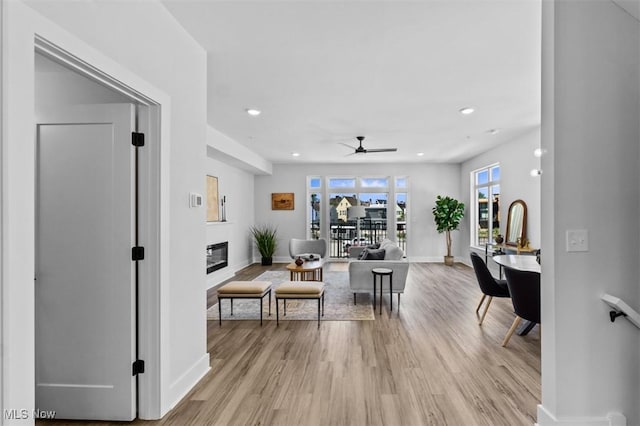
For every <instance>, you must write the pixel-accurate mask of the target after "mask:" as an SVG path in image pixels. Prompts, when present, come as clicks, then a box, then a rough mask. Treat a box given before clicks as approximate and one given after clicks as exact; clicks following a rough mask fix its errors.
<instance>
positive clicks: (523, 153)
mask: <svg viewBox="0 0 640 426" xmlns="http://www.w3.org/2000/svg"><path fill="white" fill-rule="evenodd" d="M539 147H540V129H539V128H535V129H531V131H529V132H527V133H525V134H523V135H520V136H519V137H517V138H515V139H514V140H512V141H509V142H507V143H504V144H502V145H499V146H497V147H496V148H493V149H491V150H489V151H487V152H485V153H483V154H480V155H478V156H476V157H474V158H472V159H470V160H467V161H465V162H464V163H463V164H462V166H461V170H460V183H461V189H460V192H461V193H462V201H463V202H464V203H465V204H466V205H467V215H466V218H465V220H464V221H463V225H462V226H461V227H460V237H461V244H462V245H463V246H464V247H467V248H469V247H471V241H470V228H469V219H470V218H471V214H470V213H469V211H470V210H469V208H470V207H471V206H473V203H472V199H471V195H472V194H471V191H470V182H471V180H470V174H471V172H473V171H474V170H477V169H479V168H482V167H485V166H488V165H490V164H494V163H500V206H501V209H502V211H501V212H500V213H501V217H500V233H501V234H502V235H505V234H506V231H507V229H506V226H507V212H508V209H509V205H510V204H511V203H512V202H513V201H514V200H517V199H521V200H524V202H525V203H527V238H528V239H529V241H530V246H531V247H533V248H540V214H541V213H540V212H541V210H540V177H532V176H531V175H530V172H531V170H532V169H539V168H540V158H538V157H535V156H534V155H533V151H534V150H535V149H536V148H539ZM482 253H483V254H484V249H483V250H482ZM463 261H465V262H466V263H467V264H470V260H469V256H468V255H467V258H466V259H463ZM488 265H489V266H490V267H491V266H492V263H489V264H488ZM494 269H495V271H494V272H497V268H494Z"/></svg>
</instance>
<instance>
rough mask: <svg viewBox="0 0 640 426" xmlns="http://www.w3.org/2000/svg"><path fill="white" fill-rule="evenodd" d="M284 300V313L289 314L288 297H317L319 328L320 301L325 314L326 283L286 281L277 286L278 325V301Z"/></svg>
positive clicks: (278, 316) (277, 311) (277, 321)
mask: <svg viewBox="0 0 640 426" xmlns="http://www.w3.org/2000/svg"><path fill="white" fill-rule="evenodd" d="M280 299H282V300H283V302H284V315H285V316H286V315H287V299H317V300H318V328H320V301H321V300H322V315H323V316H324V283H323V282H318V281H285V282H283V283H282V284H280V285H279V286H278V287H277V288H276V326H277V325H279V324H280V310H279V308H278V301H279V300H280Z"/></svg>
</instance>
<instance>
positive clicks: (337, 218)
mask: <svg viewBox="0 0 640 426" xmlns="http://www.w3.org/2000/svg"><path fill="white" fill-rule="evenodd" d="M407 192H408V178H407V177H395V178H393V177H389V176H362V177H359V176H337V177H334V176H331V177H320V176H309V177H307V200H308V206H307V210H308V212H309V213H308V215H307V229H308V238H326V239H327V240H328V241H329V248H330V252H329V255H330V256H331V257H334V258H335V257H347V256H348V255H349V249H350V247H351V246H352V245H353V244H363V243H374V242H376V241H381V240H382V239H384V238H390V239H397V241H398V244H399V245H400V247H402V248H403V250H405V251H406V241H407V240H406V238H407V221H406V215H407V196H408V194H407ZM358 205H359V206H362V207H364V210H365V212H364V216H362V217H360V218H356V217H353V216H352V217H349V209H350V207H353V206H358ZM394 232H395V233H394Z"/></svg>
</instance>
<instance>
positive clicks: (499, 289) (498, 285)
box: [471, 251, 509, 325]
mask: <svg viewBox="0 0 640 426" xmlns="http://www.w3.org/2000/svg"><path fill="white" fill-rule="evenodd" d="M471 263H473V270H474V271H475V272H476V278H477V279H478V284H479V285H480V291H482V298H480V303H478V307H477V308H476V314H477V313H478V311H479V310H480V307H481V306H482V302H484V299H485V298H486V297H487V296H489V300H488V301H487V304H486V305H485V307H484V312H482V316H481V317H480V320H479V321H478V325H482V321H484V317H485V316H486V315H487V311H488V310H489V305H490V304H491V301H492V300H493V298H494V297H509V289H508V288H507V281H506V280H497V279H495V278H493V275H491V272H490V271H489V268H487V264H486V263H484V260H482V258H481V257H480V255H478V253H476V252H473V251H472V252H471Z"/></svg>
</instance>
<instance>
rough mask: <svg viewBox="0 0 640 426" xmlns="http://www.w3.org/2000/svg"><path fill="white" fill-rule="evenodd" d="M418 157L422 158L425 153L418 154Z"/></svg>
mask: <svg viewBox="0 0 640 426" xmlns="http://www.w3.org/2000/svg"><path fill="white" fill-rule="evenodd" d="M416 155H417V156H418V157H422V156H423V155H424V152H419V153H417V154H416Z"/></svg>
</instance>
